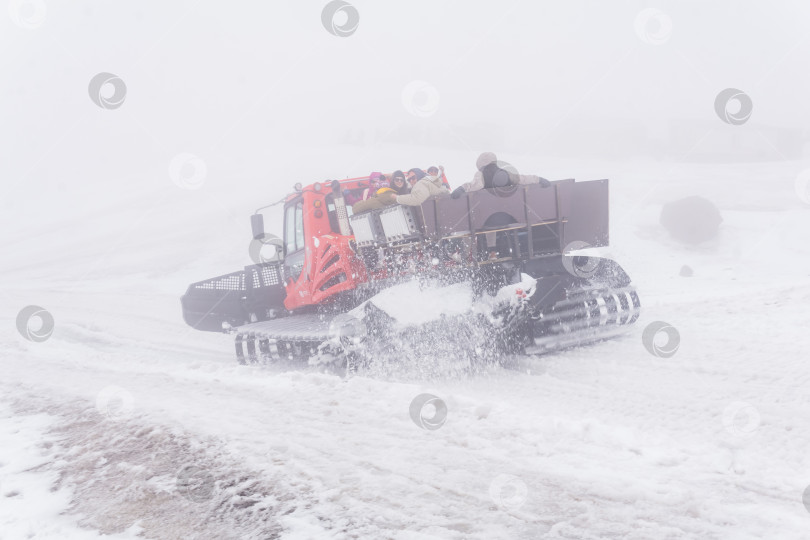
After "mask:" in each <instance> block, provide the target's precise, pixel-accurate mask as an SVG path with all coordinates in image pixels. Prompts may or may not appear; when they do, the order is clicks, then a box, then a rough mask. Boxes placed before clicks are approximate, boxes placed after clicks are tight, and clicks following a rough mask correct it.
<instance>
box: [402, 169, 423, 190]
mask: <svg viewBox="0 0 810 540" xmlns="http://www.w3.org/2000/svg"><path fill="white" fill-rule="evenodd" d="M425 176H427V175H426V174H425V171H423V170H422V169H411V170H409V171H408V172H407V173H406V174H405V178H406V179H407V180H408V184H410V186H411V189H413V186H415V185H416V183H417V182H418V181H419V180H421V179H422V178H424V177H425Z"/></svg>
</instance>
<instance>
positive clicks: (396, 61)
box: [0, 0, 810, 185]
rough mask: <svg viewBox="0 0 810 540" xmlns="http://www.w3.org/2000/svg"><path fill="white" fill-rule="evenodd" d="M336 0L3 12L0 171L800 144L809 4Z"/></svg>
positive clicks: (777, 150) (61, 172)
mask: <svg viewBox="0 0 810 540" xmlns="http://www.w3.org/2000/svg"><path fill="white" fill-rule="evenodd" d="M18 3H20V2H19V1H17V2H16V3H15V2H12V7H13V6H15V5H16V4H18ZM351 3H352V4H353V5H354V6H355V7H356V8H357V11H358V13H359V15H360V23H359V27H358V29H357V31H356V32H355V33H354V34H353V35H351V36H348V37H336V36H334V35H331V34H330V33H328V32H327V31H326V30H325V28H324V27H323V25H322V23H321V11H322V9H323V8H324V6H325V5H326V4H327V2H326V1H323V0H318V1H285V2H258V1H257V2H251V3H248V2H228V3H226V2H211V1H204V2H191V1H186V2H158V1H150V2H135V1H131V2H102V1H95V2H92V1H72V2H56V1H53V0H51V1H48V0H45V3H44V5H45V7H46V9H47V13H46V15H45V18H44V20H43V21H42V24H41V25H40V26H38V27H36V28H33V29H25V28H21V27H20V26H18V25H17V24H15V23H14V21H13V20H12V16H10V15H11V13H9V15H6V14H3V15H2V16H0V62H2V72H3V79H2V85H0V92H2V94H1V95H2V99H0V118H1V119H2V128H0V148H2V150H1V151H0V156H2V159H1V160H0V173H2V176H3V180H2V182H3V183H4V184H6V185H10V184H16V183H17V182H18V181H19V180H20V179H24V182H25V183H26V184H29V185H36V184H37V182H42V183H47V182H51V181H54V178H59V179H61V181H68V182H81V181H82V178H88V177H95V176H116V175H117V176H122V175H129V174H135V175H137V174H157V171H160V172H161V173H162V174H165V170H166V167H167V164H168V162H169V160H170V159H171V157H172V156H174V155H176V154H178V153H180V152H189V151H190V152H194V153H195V154H197V155H199V156H201V157H202V158H203V159H204V160H205V161H206V162H207V163H209V164H215V165H216V166H217V167H219V168H221V169H225V170H228V169H232V170H234V171H240V172H241V173H245V171H251V172H255V174H256V175H257V176H267V175H269V174H272V171H273V169H274V167H275V166H277V164H278V163H281V162H284V160H285V155H286V152H285V148H291V147H298V148H300V147H307V146H313V147H318V146H327V145H334V144H338V143H353V144H357V145H361V146H362V145H370V144H372V143H374V142H378V141H381V140H382V141H385V142H392V143H403V144H408V143H410V142H413V143H423V144H428V145H433V146H441V145H443V144H446V145H448V146H452V147H454V148H457V149H459V148H460V149H465V150H468V151H469V152H470V156H471V157H470V160H471V162H472V161H474V159H475V156H477V154H478V153H479V152H481V151H483V150H494V151H509V152H512V153H518V154H533V155H554V154H556V153H564V154H567V155H577V154H578V153H581V154H582V155H583V156H586V155H590V154H594V153H596V154H600V155H604V154H608V155H610V154H611V152H614V149H615V153H616V157H617V158H621V157H623V156H634V155H640V156H643V155H650V156H653V157H656V158H661V159H680V158H683V157H684V155H685V154H689V153H690V152H692V153H693V154H694V155H695V156H699V155H701V154H702V153H710V152H712V151H723V150H724V149H725V148H726V147H727V146H728V145H729V144H731V143H730V142H729V141H732V142H733V141H739V140H745V141H748V142H745V144H744V146H745V148H750V149H751V152H752V153H759V154H761V155H760V157H763V158H769V159H782V158H784V157H786V156H784V155H783V154H784V153H785V152H788V150H786V149H785V148H788V147H790V146H791V145H793V146H797V145H798V146H799V147H801V146H802V145H803V144H805V142H806V140H807V137H806V131H805V126H807V125H808V121H809V120H810V106H808V103H807V96H808V95H810V77H808V72H807V66H808V65H810V40H808V39H807V36H808V28H810V25H809V24H808V23H810V5H808V4H803V3H801V2H798V1H786V0H782V1H778V2H768V3H766V2H754V1H746V2H732V1H730V0H729V1H717V2H704V1H679V2H641V1H621V2H620V1H614V2H606V1H592V2H582V1H578V2H568V1H567V2H556V1H555V2H546V1H542V2H533V1H529V0H524V1H510V2H485V1H475V2H463V1H443V2H442V1H436V0H432V1H421V0H417V1H409V2H379V1H378V2H372V1H369V0H353V1H352V2H351ZM23 7H24V8H25V6H23ZM645 8H657V9H660V10H662V11H663V12H665V13H666V14H667V15H668V17H669V18H670V20H671V23H672V29H671V35H670V36H669V38H668V40H666V42H664V43H662V44H660V45H653V44H649V43H645V42H644V41H643V40H642V39H641V38H640V37H639V35H638V34H637V33H636V30H635V28H634V20H635V18H636V16H637V14H638V13H639V12H640V11H641V10H642V9H645ZM28 9H30V7H29V8H28ZM26 13H27V12H26ZM652 30H653V31H655V28H653V29H652ZM99 72H110V73H113V74H115V75H118V76H119V77H121V78H122V79H123V80H124V82H125V83H126V85H127V94H126V98H125V102H124V103H123V105H122V106H121V107H120V108H118V109H115V110H104V109H102V108H100V107H98V106H96V105H95V104H94V103H93V102H92V101H91V99H90V98H89V95H88V84H89V81H90V80H91V79H92V78H93V76H94V75H96V74H97V73H99ZM418 80H421V81H426V82H427V83H429V84H430V85H432V86H433V87H435V89H436V95H438V97H439V102H438V108H436V110H435V113H433V114H432V115H430V116H428V117H426V118H421V117H418V116H415V115H413V114H410V113H409V112H408V110H407V109H406V107H405V105H404V104H403V100H402V91H403V88H405V86H406V85H408V84H409V83H410V82H412V81H418ZM729 87H734V88H739V89H741V90H743V91H744V92H746V93H747V94H748V95H749V96H751V98H752V100H753V104H754V111H753V115H752V117H751V119H750V121H749V122H748V123H746V124H745V125H742V126H730V125H727V124H724V123H723V122H722V121H720V119H719V118H718V117H717V115H716V114H715V111H714V99H715V96H716V95H717V94H718V93H719V92H720V91H721V90H723V89H725V88H729ZM673 126H676V128H673ZM677 126H681V127H680V128H677ZM684 126H685V127H684ZM774 128H793V131H791V130H786V131H779V130H776V131H774ZM679 129H680V131H679ZM707 134H708V135H707ZM755 134H756V135H755ZM704 135H707V136H706V138H705V140H703V141H702V142H701V137H703V136H704ZM746 137H747V138H746ZM741 138H742V139H741ZM782 139H786V140H787V142H785V141H784V140H782ZM780 140H782V141H781V142H780ZM783 143H784V144H783ZM735 144H736V143H735ZM695 145H697V146H698V147H697V148H693V147H694V146H695ZM785 145H787V146H785ZM718 149H719V150H718ZM745 152H748V150H745ZM743 153H744V152H743ZM316 154H317V152H316ZM372 157H373V156H372ZM689 157H690V156H687V159H689ZM745 157H746V156H741V155H740V152H737V154H736V155H733V156H732V159H733V160H734V159H744V158H745ZM300 167H303V168H304V169H305V170H310V169H311V171H312V177H313V178H320V177H326V176H341V175H345V174H363V173H365V172H366V169H368V170H373V168H374V164H373V163H368V164H367V165H363V166H362V167H360V168H359V170H356V171H334V170H332V169H330V164H328V163H322V162H320V161H319V160H318V159H317V156H314V157H313V159H312V161H311V162H306V163H301V164H300Z"/></svg>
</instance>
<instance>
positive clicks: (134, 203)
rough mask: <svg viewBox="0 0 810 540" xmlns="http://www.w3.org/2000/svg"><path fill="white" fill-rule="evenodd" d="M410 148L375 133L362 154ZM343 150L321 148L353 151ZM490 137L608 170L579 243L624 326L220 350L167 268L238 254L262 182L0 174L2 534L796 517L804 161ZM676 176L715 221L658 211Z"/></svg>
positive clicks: (511, 534)
mask: <svg viewBox="0 0 810 540" xmlns="http://www.w3.org/2000/svg"><path fill="white" fill-rule="evenodd" d="M416 150H418V149H416ZM416 150H414V149H408V151H407V152H405V151H404V150H403V149H400V148H395V147H391V148H383V149H378V151H377V152H376V154H375V155H374V159H375V160H378V164H377V165H375V166H374V167H373V168H375V169H380V170H387V169H393V168H399V167H404V166H405V165H407V163H402V162H401V161H399V160H398V159H397V158H396V157H397V156H401V155H403V154H406V153H407V154H408V155H410V154H412V153H415V152H416ZM308 152H310V153H311V152H312V151H311V150H309V151H308ZM342 152H343V151H342V150H341V149H333V150H331V151H325V152H322V153H320V154H319V155H323V157H319V161H321V160H322V161H324V162H327V161H328V160H329V159H332V160H333V162H335V163H337V164H338V165H339V166H340V165H341V164H342V163H343V164H345V166H346V171H345V174H347V175H359V174H363V173H365V172H366V170H365V169H363V170H359V169H358V168H357V167H356V166H355V167H354V168H350V167H349V164H347V163H345V159H344V160H343V161H341V159H340V155H341V153H342ZM425 154H426V157H425V158H424V159H425V160H427V161H430V160H433V161H437V162H441V163H443V164H444V165H445V167H446V168H447V171H448V175H449V176H450V177H451V181H454V183H455V184H457V183H458V182H459V181H460V180H461V179H462V178H461V177H462V176H466V175H467V174H468V173H469V172H471V171H470V169H471V162H472V161H473V160H474V156H471V155H468V154H467V153H463V154H462V153H453V154H450V155H444V156H441V157H440V156H436V155H434V154H433V153H430V151H428V150H425ZM306 155H307V151H302V152H301V155H300V156H292V157H291V159H290V160H289V161H290V162H291V163H301V162H302V161H300V160H303V159H305V157H306ZM299 158H300V160H299ZM503 158H504V159H507V160H509V161H511V162H513V163H514V164H516V165H518V166H519V168H521V169H524V170H532V171H537V172H541V173H542V174H544V175H545V176H547V177H549V178H564V177H571V176H574V177H576V178H578V179H582V180H585V179H592V178H601V177H609V178H611V181H612V184H611V212H612V223H611V233H612V238H611V247H610V248H606V249H604V250H602V252H603V253H604V254H606V255H608V256H611V257H613V258H615V259H616V260H618V261H619V262H620V263H621V264H622V266H623V267H624V268H625V269H626V270H627V271H628V273H629V274H630V275H631V277H632V278H633V280H634V282H635V284H636V285H637V287H638V288H639V292H640V295H641V298H642V302H643V306H644V307H643V313H642V318H641V320H640V321H639V323H638V324H637V325H636V326H635V328H634V329H633V330H632V331H631V332H630V333H629V334H627V335H626V336H624V337H622V338H619V339H616V340H613V341H609V342H606V343H602V344H597V345H593V346H588V347H583V348H579V349H575V350H570V351H565V352H560V353H556V354H551V355H547V356H543V357H537V358H525V359H523V364H524V365H525V366H526V368H527V372H526V373H521V372H517V371H511V370H496V371H494V372H492V373H490V374H488V375H482V376H476V377H466V378H461V379H450V380H422V381H420V380H417V381H410V382H392V381H386V380H375V379H368V378H363V377H355V378H352V379H350V380H342V379H340V378H338V377H336V376H332V375H326V374H322V373H317V372H312V371H307V370H304V371H290V370H283V369H276V368H265V367H253V366H251V367H239V366H237V365H236V362H235V360H234V358H233V352H232V343H231V338H229V337H228V336H225V335H215V334H207V333H198V332H194V331H192V330H190V329H189V328H187V327H186V326H185V325H184V323H183V321H182V319H181V317H180V305H179V296H180V295H181V294H182V293H183V292H184V290H185V287H186V286H187V284H188V283H190V282H192V281H197V280H200V279H203V278H207V277H211V276H214V275H218V274H221V273H225V272H229V271H233V270H237V269H239V268H240V267H241V266H242V265H244V264H247V263H248V262H249V260H248V255H247V246H248V240H249V223H248V215H249V214H250V213H251V212H252V210H253V209H254V208H255V207H256V206H259V205H261V204H263V203H265V202H273V201H274V200H276V199H277V198H278V197H279V196H280V195H282V194H283V193H284V191H286V189H287V186H286V185H280V184H274V185H267V183H266V182H262V181H260V180H249V179H248V180H243V181H241V183H240V188H244V187H245V186H248V185H252V187H253V189H252V191H247V190H245V189H238V190H234V189H231V186H232V184H230V183H229V182H227V181H225V180H219V179H218V178H216V177H214V176H213V175H212V177H211V178H209V179H208V181H207V183H206V184H205V185H203V187H202V188H200V189H198V190H183V189H180V188H178V187H177V186H175V185H174V184H172V183H171V181H170V180H169V179H168V178H163V177H157V176H156V177H154V178H120V179H111V180H110V182H109V184H87V183H83V182H80V181H71V180H69V179H65V181H64V182H59V183H54V185H52V186H44V187H43V186H41V185H30V186H27V185H18V186H13V188H14V192H15V197H14V199H13V201H12V200H10V199H9V200H7V201H6V202H5V203H4V204H3V207H4V208H3V212H2V216H1V217H0V219H1V220H2V222H0V225H2V227H0V250H2V253H4V256H3V257H2V258H0V272H2V276H3V282H2V290H0V298H1V299H2V303H1V304H0V305H1V306H2V307H0V322H2V324H1V325H0V358H2V366H3V370H2V374H3V376H2V378H1V379H0V437H2V441H3V442H2V445H0V538H2V539H4V540H5V539H9V540H11V539H16V538H99V537H105V538H134V537H139V538H140V537H142V538H156V539H157V538H160V539H162V538H257V539H259V538H285V539H311V538H333V539H344V538H346V539H348V538H363V539H365V538H369V539H388V538H390V539H397V540H422V539H433V538H442V539H462V538H464V539H494V538H510V539H511V538H515V539H536V538H577V539H579V538H583V539H590V538H593V539H596V538H632V539H649V538H672V539H675V538H700V539H707V538H763V537H768V538H805V537H806V536H807V532H806V531H807V530H808V527H809V526H810V514H808V511H807V510H806V509H805V507H804V506H803V504H802V493H803V491H804V489H805V488H806V487H807V486H808V484H810V461H808V458H807V451H806V449H807V448H808V446H809V445H810V434H809V433H808V430H807V426H808V423H810V408H808V407H807V405H808V398H807V395H808V390H810V380H808V379H810V370H809V369H808V368H807V366H806V364H805V362H806V358H807V345H808V339H807V337H806V335H805V332H806V326H807V322H808V309H807V306H808V303H810V279H808V277H810V264H809V263H810V246H808V243H807V231H808V230H810V209H808V205H807V204H804V203H803V201H802V200H801V198H800V197H799V196H798V195H797V193H796V191H795V189H794V179H795V178H796V175H797V174H798V173H799V172H800V171H802V170H804V169H806V168H807V167H808V166H810V163H799V162H782V163H760V164H746V165H728V166H723V165H695V164H671V163H658V162H654V161H646V160H644V161H642V160H639V161H637V162H631V163H596V162H589V163H581V162H575V161H562V160H545V159H542V158H539V157H529V156H503ZM369 159H371V158H370V157H369V156H366V157H365V159H364V162H365V163H367V162H368V161H369ZM399 159H401V158H399ZM369 170H371V169H369ZM296 171H297V173H298V174H300V167H298V169H296ZM454 173H455V175H456V177H455V178H454V177H453V174H454ZM290 178H295V179H296V180H298V179H302V180H306V179H304V178H298V177H296V176H294V175H292V174H291V175H290ZM309 180H318V178H312V179H309ZM290 183H293V181H292V180H291V182H290ZM257 194H261V195H257ZM687 195H703V196H706V197H708V198H710V199H711V200H713V201H714V202H715V203H717V205H718V206H719V207H720V209H721V211H722V213H723V216H724V223H723V225H722V227H721V234H720V237H719V238H718V239H716V240H714V241H712V242H709V243H706V244H703V245H701V246H699V247H686V246H683V245H680V244H678V243H677V242H675V241H674V240H671V239H670V238H669V237H668V235H667V233H666V231H664V230H663V228H662V227H660V226H659V225H658V213H659V212H660V208H661V204H662V203H664V202H666V201H669V200H674V199H677V198H679V197H682V196H687ZM271 217H272V215H271V216H270V217H268V218H267V219H268V221H267V228H268V230H272V229H273V226H272V224H271ZM277 223H278V224H279V226H280V221H278V222H277ZM683 265H688V266H690V267H691V268H692V269H693V270H694V276H693V277H688V278H687V277H681V276H679V271H680V269H681V267H682V266H683ZM31 304H35V305H40V306H42V307H44V308H46V309H47V310H48V311H49V312H50V313H51V314H52V315H53V317H54V319H55V329H54V332H53V335H52V336H51V338H50V339H48V340H47V341H44V342H40V343H35V342H30V341H26V340H25V339H23V338H22V337H21V336H20V334H19V333H18V332H17V329H16V327H15V318H16V316H17V313H18V312H19V311H20V310H21V309H22V308H23V307H25V306H27V305H31ZM653 321H666V322H668V323H670V324H671V325H673V326H675V327H676V328H677V329H678V331H679V333H680V337H681V343H680V348H679V350H678V352H677V353H676V354H675V355H674V356H673V357H671V358H657V357H655V356H653V355H651V354H650V353H648V352H647V350H646V349H645V348H644V346H643V344H642V341H641V333H642V330H643V329H644V327H645V326H646V325H647V324H649V323H651V322H653ZM403 361H407V359H403ZM424 392H428V393H432V394H435V395H436V396H439V397H440V398H441V399H442V400H444V401H445V402H446V404H447V407H448V415H447V421H446V423H445V424H444V425H443V426H442V427H441V428H439V429H437V430H424V429H420V428H419V427H418V426H416V425H415V424H414V422H413V421H412V420H411V418H410V416H409V405H410V403H411V401H412V400H413V399H414V398H415V397H416V396H417V395H419V394H421V393H424ZM188 473H191V476H192V477H193V479H192V480H193V482H196V483H193V485H192V486H191V487H188V486H186V485H185V484H184V481H185V480H184V479H185V478H186V477H187V475H188Z"/></svg>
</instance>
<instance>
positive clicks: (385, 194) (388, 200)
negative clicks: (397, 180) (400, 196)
mask: <svg viewBox="0 0 810 540" xmlns="http://www.w3.org/2000/svg"><path fill="white" fill-rule="evenodd" d="M380 191H382V190H380ZM377 198H378V199H380V201H382V203H383V204H386V205H388V204H394V203H396V202H397V193H396V191H394V190H393V189H390V188H387V189H386V190H385V191H382V193H379V192H378V193H377Z"/></svg>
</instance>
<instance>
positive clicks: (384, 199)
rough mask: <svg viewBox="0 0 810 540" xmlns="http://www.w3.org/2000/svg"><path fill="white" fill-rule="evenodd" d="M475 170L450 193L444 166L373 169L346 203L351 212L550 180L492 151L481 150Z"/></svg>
mask: <svg viewBox="0 0 810 540" xmlns="http://www.w3.org/2000/svg"><path fill="white" fill-rule="evenodd" d="M475 165H476V168H477V169H478V171H477V172H476V173H475V176H474V177H473V179H472V181H470V182H467V183H466V184H464V185H462V186H460V187H458V188H457V189H456V190H455V191H453V192H452V194H451V193H450V185H449V184H448V183H447V179H446V178H445V176H444V168H443V167H442V166H441V165H439V166H438V167H429V168H428V170H427V173H425V171H423V170H422V169H410V170H409V171H408V172H407V173H403V172H402V171H394V172H393V173H392V174H390V175H385V174H383V173H379V172H373V173H371V174H370V175H369V186H368V187H367V188H366V189H365V190H363V191H362V193H360V194H347V196H346V203H347V204H350V205H351V206H352V213H354V214H358V213H360V212H367V211H369V210H376V209H379V208H384V207H386V206H389V205H392V204H404V205H407V206H419V205H420V204H422V203H423V202H425V201H426V200H427V199H428V198H430V197H432V196H434V195H444V194H451V196H452V197H453V198H454V199H457V198H458V197H460V196H461V195H463V194H464V193H466V192H470V191H476V190H479V189H492V188H499V187H506V186H510V185H520V184H523V185H526V184H540V185H541V186H543V187H548V186H550V185H551V183H550V182H549V181H548V180H546V179H545V178H542V177H540V176H536V175H533V174H520V173H518V172H517V171H516V170H515V168H514V167H512V166H511V165H509V164H508V163H506V162H503V161H498V158H497V157H496V156H495V154H493V153H492V152H484V153H482V154H481V155H480V156H478V160H477V161H476V163H475Z"/></svg>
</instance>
